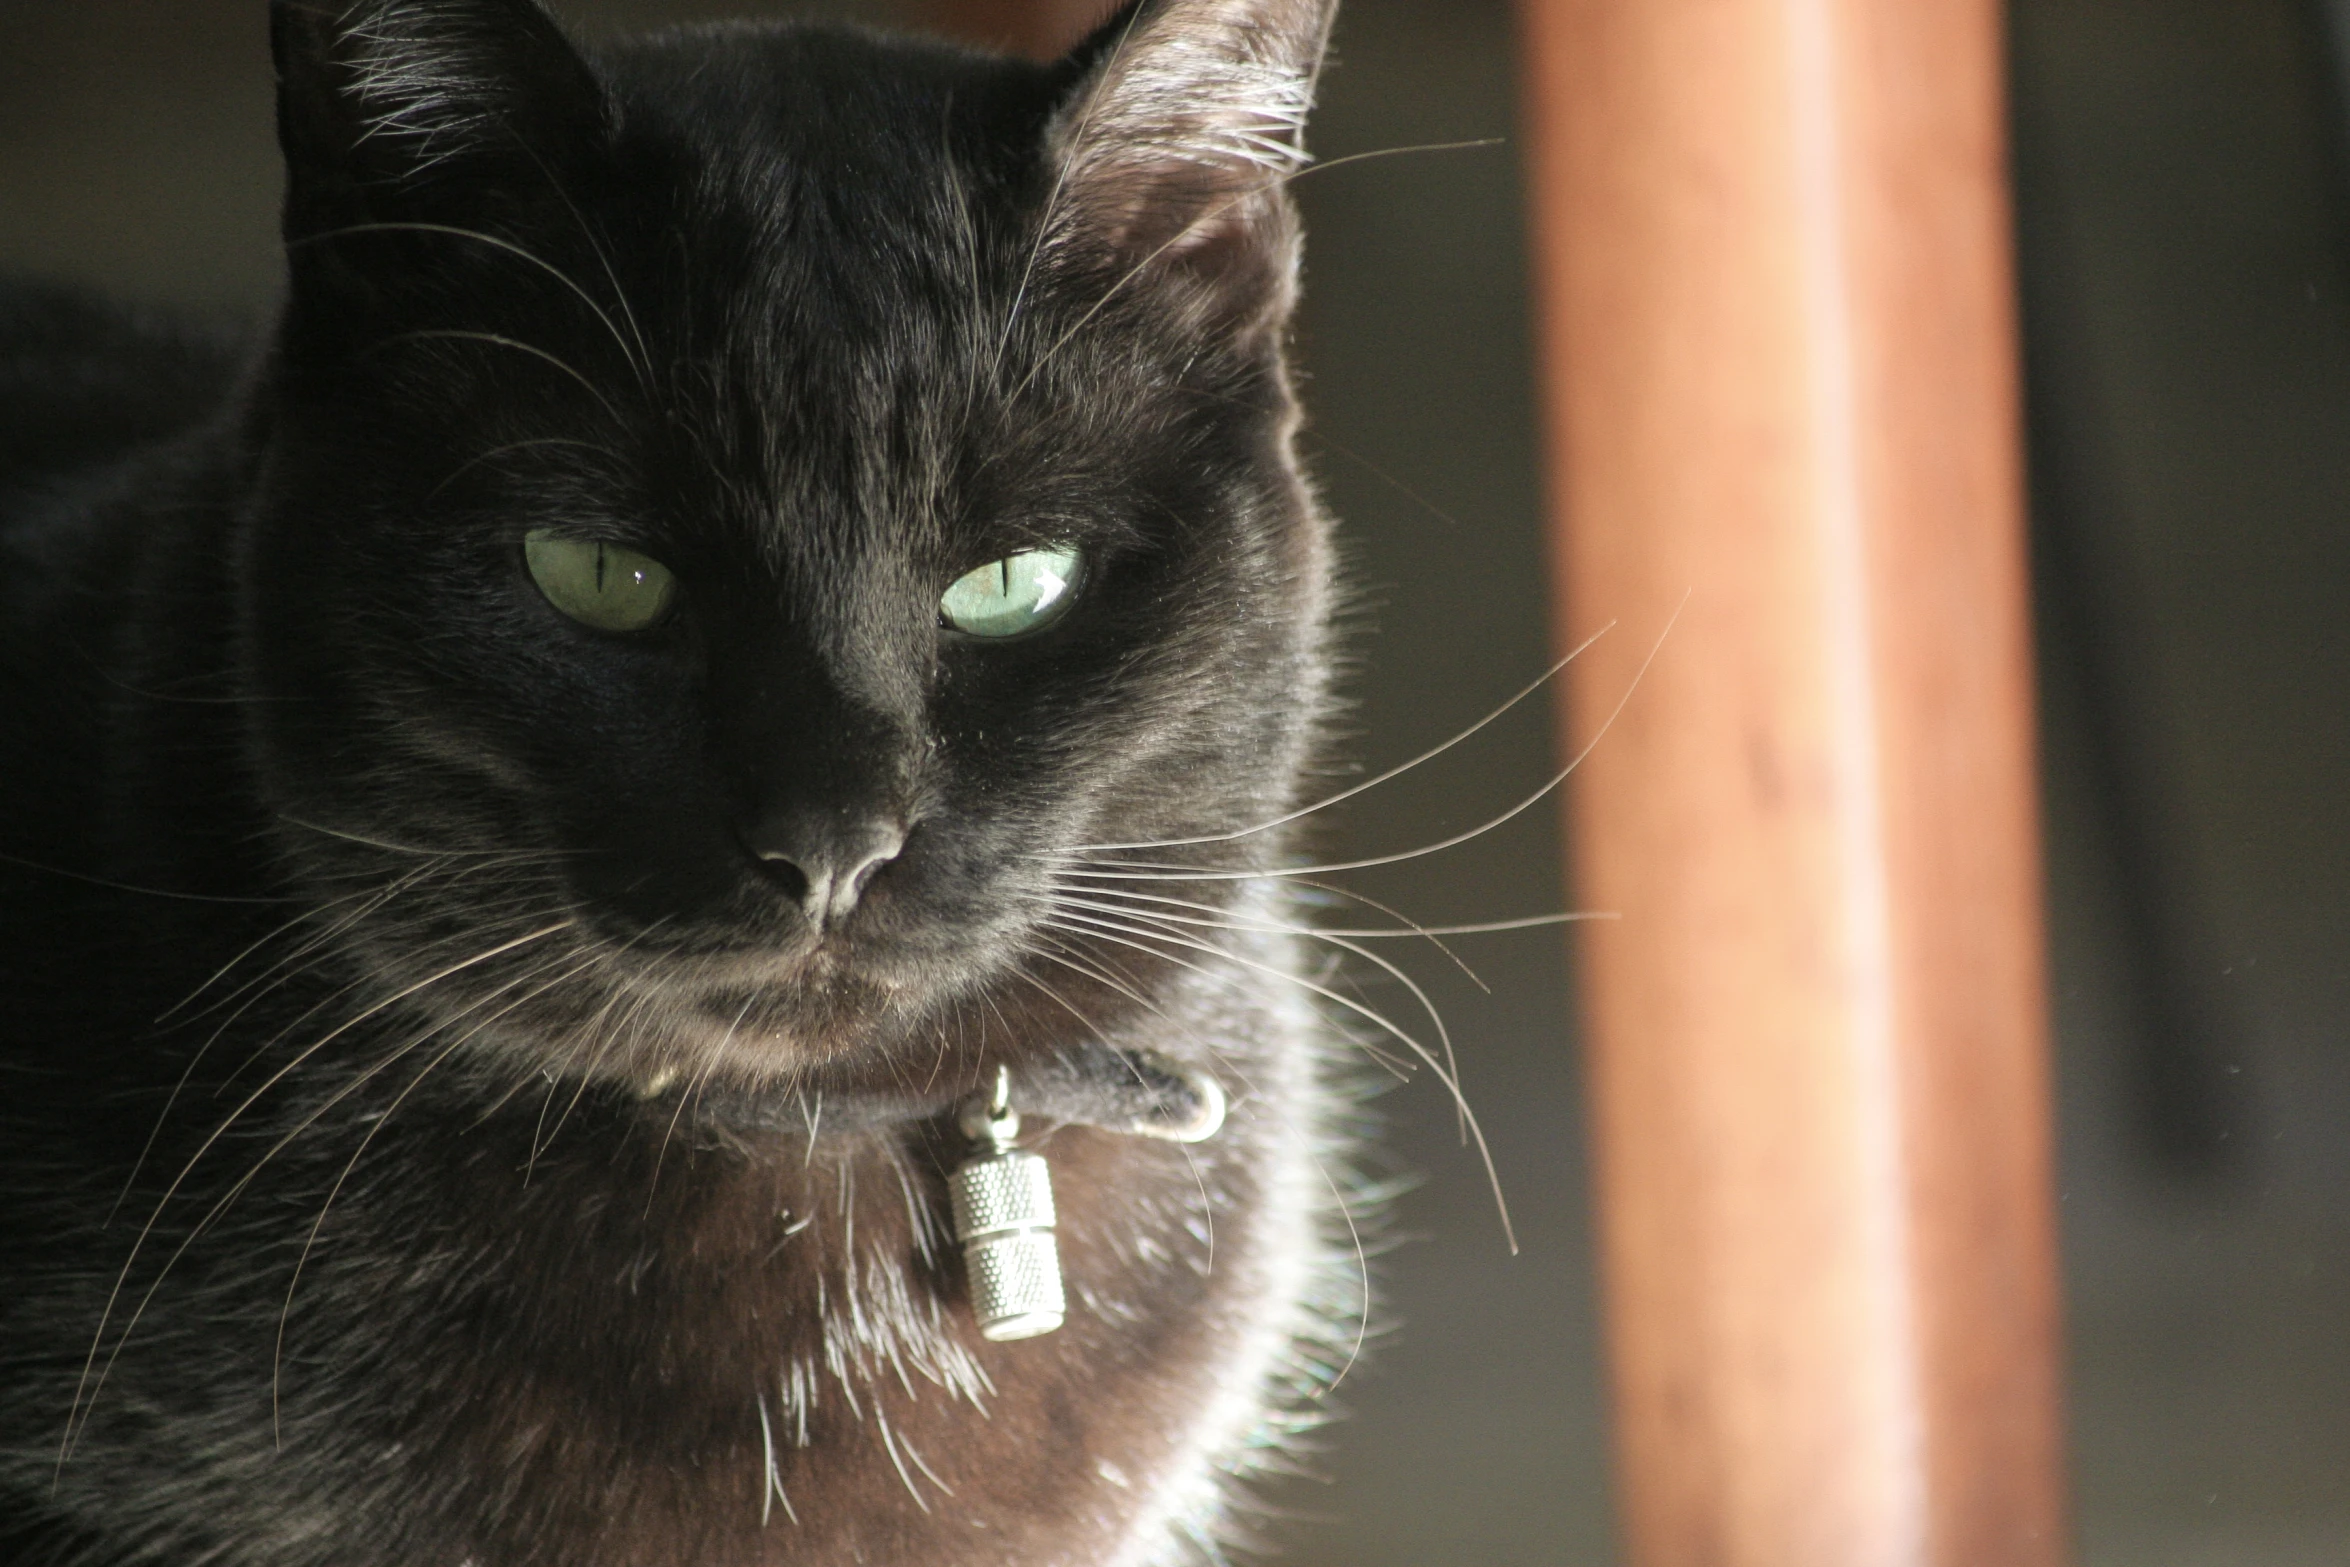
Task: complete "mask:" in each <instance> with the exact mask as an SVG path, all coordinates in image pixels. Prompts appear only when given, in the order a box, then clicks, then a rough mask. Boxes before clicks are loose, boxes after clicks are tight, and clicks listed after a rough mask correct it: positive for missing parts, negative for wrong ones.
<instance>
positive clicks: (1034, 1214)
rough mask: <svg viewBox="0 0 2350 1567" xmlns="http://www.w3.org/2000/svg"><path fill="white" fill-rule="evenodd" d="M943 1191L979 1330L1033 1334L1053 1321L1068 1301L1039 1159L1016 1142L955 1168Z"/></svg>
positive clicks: (1048, 1175) (991, 1334)
mask: <svg viewBox="0 0 2350 1567" xmlns="http://www.w3.org/2000/svg"><path fill="white" fill-rule="evenodd" d="M949 1195H950V1196H951V1197H952V1199H953V1202H954V1208H955V1239H956V1240H958V1241H960V1242H961V1243H962V1245H963V1271H964V1272H965V1274H966V1275H968V1277H969V1279H970V1284H971V1309H972V1311H973V1312H974V1313H976V1314H977V1315H978V1318H979V1331H980V1333H981V1334H983V1335H984V1336H986V1337H988V1338H991V1339H999V1340H1001V1339H1016V1338H1033V1337H1035V1336H1036V1335H1037V1334H1039V1333H1050V1332H1051V1331H1052V1330H1053V1329H1055V1328H1057V1327H1059V1326H1060V1325H1061V1319H1062V1317H1063V1315H1064V1314H1065V1313H1066V1312H1067V1309H1068V1305H1067V1301H1066V1300H1065V1299H1064V1297H1063V1296H1062V1293H1061V1252H1060V1247H1059V1245H1058V1244H1057V1243H1056V1242H1055V1241H1054V1239H1053V1176H1052V1171H1051V1170H1050V1169H1048V1168H1047V1167H1046V1165H1045V1162H1044V1160H1043V1158H1041V1157H1040V1156H1038V1155H1036V1154H1032V1153H1022V1152H1021V1151H1020V1150H1019V1149H1017V1148H1007V1149H1003V1150H1001V1151H1000V1152H996V1153H991V1154H982V1155H981V1156H979V1157H978V1158H975V1159H972V1160H969V1161H967V1162H966V1163H965V1164H964V1165H963V1166H962V1167H961V1168H960V1169H958V1170H956V1171H955V1174H954V1179H953V1181H952V1182H951V1183H950V1185H949Z"/></svg>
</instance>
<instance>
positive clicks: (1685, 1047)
mask: <svg viewBox="0 0 2350 1567" xmlns="http://www.w3.org/2000/svg"><path fill="white" fill-rule="evenodd" d="M1523 13H1524V21H1525V38H1526V45H1527V70H1528V74H1527V84H1528V110H1529V126H1530V141H1529V156H1530V163H1531V169H1532V179H1533V200H1534V207H1535V216H1536V231H1537V234H1538V236H1539V238H1538V254H1537V259H1536V273H1537V278H1536V282H1537V289H1538V294H1539V297H1540V300H1541V304H1542V308H1543V311H1544V319H1545V323H1546V332H1545V338H1544V343H1545V348H1544V353H1545V365H1546V379H1547V387H1548V394H1549V405H1548V416H1547V418H1548V423H1547V431H1548V435H1549V440H1550V454H1551V463H1552V470H1553V472H1552V489H1551V494H1552V498H1553V506H1554V511H1553V515H1554V523H1555V529H1556V531H1555V535H1554V536H1555V541H1556V551H1555V561H1556V569H1557V581H1558V589H1559V595H1560V604H1561V618H1560V634H1561V636H1562V637H1563V638H1565V639H1566V640H1567V641H1568V642H1569V643H1572V642H1573V641H1575V640H1577V639H1579V638H1581V637H1582V636H1584V635H1586V634H1588V633H1589V632H1590V631H1592V630H1594V629H1596V628H1597V627H1599V626H1600V625H1602V624H1604V623H1608V622H1616V623H1618V624H1619V629H1618V630H1617V631H1615V632H1614V633H1612V634H1611V635H1610V636H1608V637H1607V638H1605V639H1604V640H1603V642H1602V643H1601V645H1600V647H1599V648H1597V649H1595V650H1594V651H1593V653H1591V654H1589V655H1586V657H1585V658H1584V659H1583V660H1582V661H1580V662H1579V663H1578V664H1577V666H1576V668H1575V671H1574V678H1573V680H1572V682H1571V688H1570V693H1569V710H1570V713H1571V715H1572V719H1573V727H1574V730H1575V734H1576V738H1577V740H1578V742H1579V741H1580V740H1581V739H1582V738H1584V737H1587V736H1588V735H1589V734H1590V733H1591V732H1592V729H1593V727H1594V726H1595V725H1596V723H1597V722H1598V721H1599V720H1600V719H1601V718H1603V717H1604V716H1605V715H1606V714H1607V713H1608V712H1609V711H1610V710H1611V709H1612V708H1613V707H1614V706H1615V704H1616V703H1617V702H1618V700H1619V699H1620V698H1622V697H1623V696H1624V693H1625V691H1626V690H1627V689H1628V687H1629V686H1630V683H1631V681H1632V679H1633V676H1634V672H1635V670H1636V669H1637V668H1638V666H1639V665H1640V664H1641V662H1642V660H1643V659H1644V658H1645V657H1646V656H1647V655H1648V653H1649V651H1650V646H1651V643H1652V640H1653V639H1654V638H1656V637H1657V636H1658V635H1659V633H1660V632H1661V631H1662V629H1663V628H1664V627H1665V626H1666V625H1667V624H1668V623H1670V625H1671V627H1672V629H1671V632H1670V634H1669V635H1668V636H1666V637H1665V638H1664V641H1663V643H1662V645H1661V648H1659V649H1658V650H1657V652H1656V656H1655V660H1654V663H1653V664H1652V665H1651V666H1650V667H1649V669H1648V672H1647V675H1646V678H1645V680H1644V681H1643V683H1642V684H1641V685H1640V687H1639V689H1638V690H1637V692H1635V693H1634V694H1633V695H1632V696H1631V698H1630V701H1629V702H1628V703H1627V704H1626V705H1625V706H1624V708H1623V711H1622V716H1621V718H1620V719H1619V720H1618V721H1617V722H1616V723H1615V725H1614V727H1613V729H1612V731H1611V732H1610V733H1609V734H1608V735H1607V737H1606V739H1605V740H1604V741H1603V742H1602V743H1601V744H1600V745H1599V746H1598V748H1597V750H1596V751H1595V752H1594V754H1593V755H1592V757H1591V759H1590V761H1589V763H1588V764H1587V765H1586V767H1585V769H1584V771H1583V774H1582V776H1581V777H1580V778H1579V779H1578V780H1577V782H1578V785H1579V787H1578V788H1577V789H1576V791H1575V794H1574V797H1573V825H1572V842H1573V854H1574V857H1575V861H1576V869H1577V871H1578V881H1579V885H1580V889H1581V890H1580V894H1579V898H1580V901H1581V902H1582V903H1583V904H1584V905H1585V906H1587V907H1593V908H1600V909H1609V910H1614V911H1617V912H1619V913H1620V915H1621V918H1620V919H1619V920H1614V921H1609V922H1602V923H1594V924H1591V925H1587V926H1585V927H1583V930H1584V931H1585V933H1586V936H1585V942H1584V945H1583V947H1582V960H1583V979H1584V986H1585V1005H1586V1014H1587V1017H1588V1021H1589V1028H1588V1034H1587V1038H1588V1050H1589V1070H1590V1079H1591V1092H1592V1103H1593V1115H1594V1118H1595V1155H1594V1158H1595V1166H1596V1167H1595V1181H1596V1191H1597V1201H1598V1204H1599V1208H1600V1230H1601V1235H1602V1273H1603V1280H1604V1289H1605V1294H1606V1301H1607V1320H1608V1323H1609V1339H1610V1355H1611V1358H1612V1363H1613V1387H1614V1396H1615V1422H1616V1428H1617V1445H1618V1455H1619V1469H1620V1491H1621V1497H1622V1506H1623V1512H1624V1532H1625V1537H1626V1539H1627V1542H1628V1547H1629V1549H1628V1560H1629V1561H1631V1562H1633V1563H1636V1564H1639V1567H1699V1564H1704V1567H1895V1564H1926V1563H1932V1564H1938V1567H2027V1564H2028V1567H2053V1564H2056V1563H2059V1562H2061V1561H2062V1560H2063V1559H2064V1557H2065V1555H2066V1547H2065V1541H2064V1531H2065V1511H2064V1504H2063V1486H2062V1481H2061V1477H2060V1476H2061V1467H2062V1455H2061V1432H2060V1419H2059V1413H2058V1404H2059V1370H2058V1349H2057V1334H2058V1318H2059V1298H2058V1284H2057V1266H2056V1249H2055V1239H2054V1226H2053V1221H2052V1196H2051V1177H2050V1131H2049V1104H2048V1086H2047V1075H2048V1074H2047V1065H2046V1042H2045V1029H2044V1020H2043V994H2042V972H2041V964H2042V957H2041V924H2040V913H2039V905H2040V870H2039V861H2038V849H2037V840H2036V824H2035V809H2034V769H2033V754H2032V716H2031V715H2032V706H2031V689H2030V676H2029V662H2028V656H2027V655H2028V638H2029V630H2028V622H2027V611H2026V580H2025V567H2024V558H2025V557H2024V541H2023V533H2022V528H2021V521H2020V518H2021V504H2020V496H2021V489H2022V487H2021V475H2020V463H2019V456H2018V450H2019V439H2018V431H2019V416H2018V408H2017V391H2016V388H2017V372H2016V350H2015V329H2014V307H2013V303H2012V298H2011V286H2010V277H2009V257H2008V249H2009V235H2008V213H2007V206H2006V199H2005V186H2004V147H2003V138H2002V109H2001V86H2000V64H2001V44H2000V29H1999V14H1998V7H1997V5H1996V3H1995V0H1523Z"/></svg>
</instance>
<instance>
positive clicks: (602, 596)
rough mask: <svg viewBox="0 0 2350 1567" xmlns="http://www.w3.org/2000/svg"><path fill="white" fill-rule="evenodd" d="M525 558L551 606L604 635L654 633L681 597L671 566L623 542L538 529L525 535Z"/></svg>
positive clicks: (540, 589) (523, 545)
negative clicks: (569, 536) (593, 541)
mask: <svg viewBox="0 0 2350 1567" xmlns="http://www.w3.org/2000/svg"><path fill="white" fill-rule="evenodd" d="M522 559H523V562H524V564H526V565H528V566H529V567H530V578H531V580H532V581H533V582H536V583H537V584H538V585H539V591H540V592H541V593H544V594H545V595H546V596H547V602H548V603H550V604H552V605H554V606H555V607H556V608H557V609H559V610H561V611H563V613H564V614H566V615H569V616H570V617H571V618H572V619H573V620H576V621H578V622H579V623H580V624H581V625H584V626H593V627H595V628H596V629H597V630H598V631H646V630H650V629H651V628H652V627H654V626H657V625H659V624H660V623H661V617H662V616H664V615H666V614H668V613H669V605H670V603H671V601H673V600H674V599H675V598H676V597H677V578H676V577H674V576H672V575H670V571H669V568H668V567H667V566H664V565H662V564H661V563H660V562H659V561H657V560H655V559H653V558H652V557H651V556H650V555H639V554H638V553H637V552H636V551H635V550H625V549H622V548H621V547H620V546H619V545H617V544H590V543H588V542H586V541H585V540H581V539H567V538H564V537H563V536H562V535H561V534H559V533H551V532H549V531H547V530H546V529H544V528H538V529H534V530H532V531H531V532H530V533H528V534H525V535H524V536H523V540H522Z"/></svg>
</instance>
